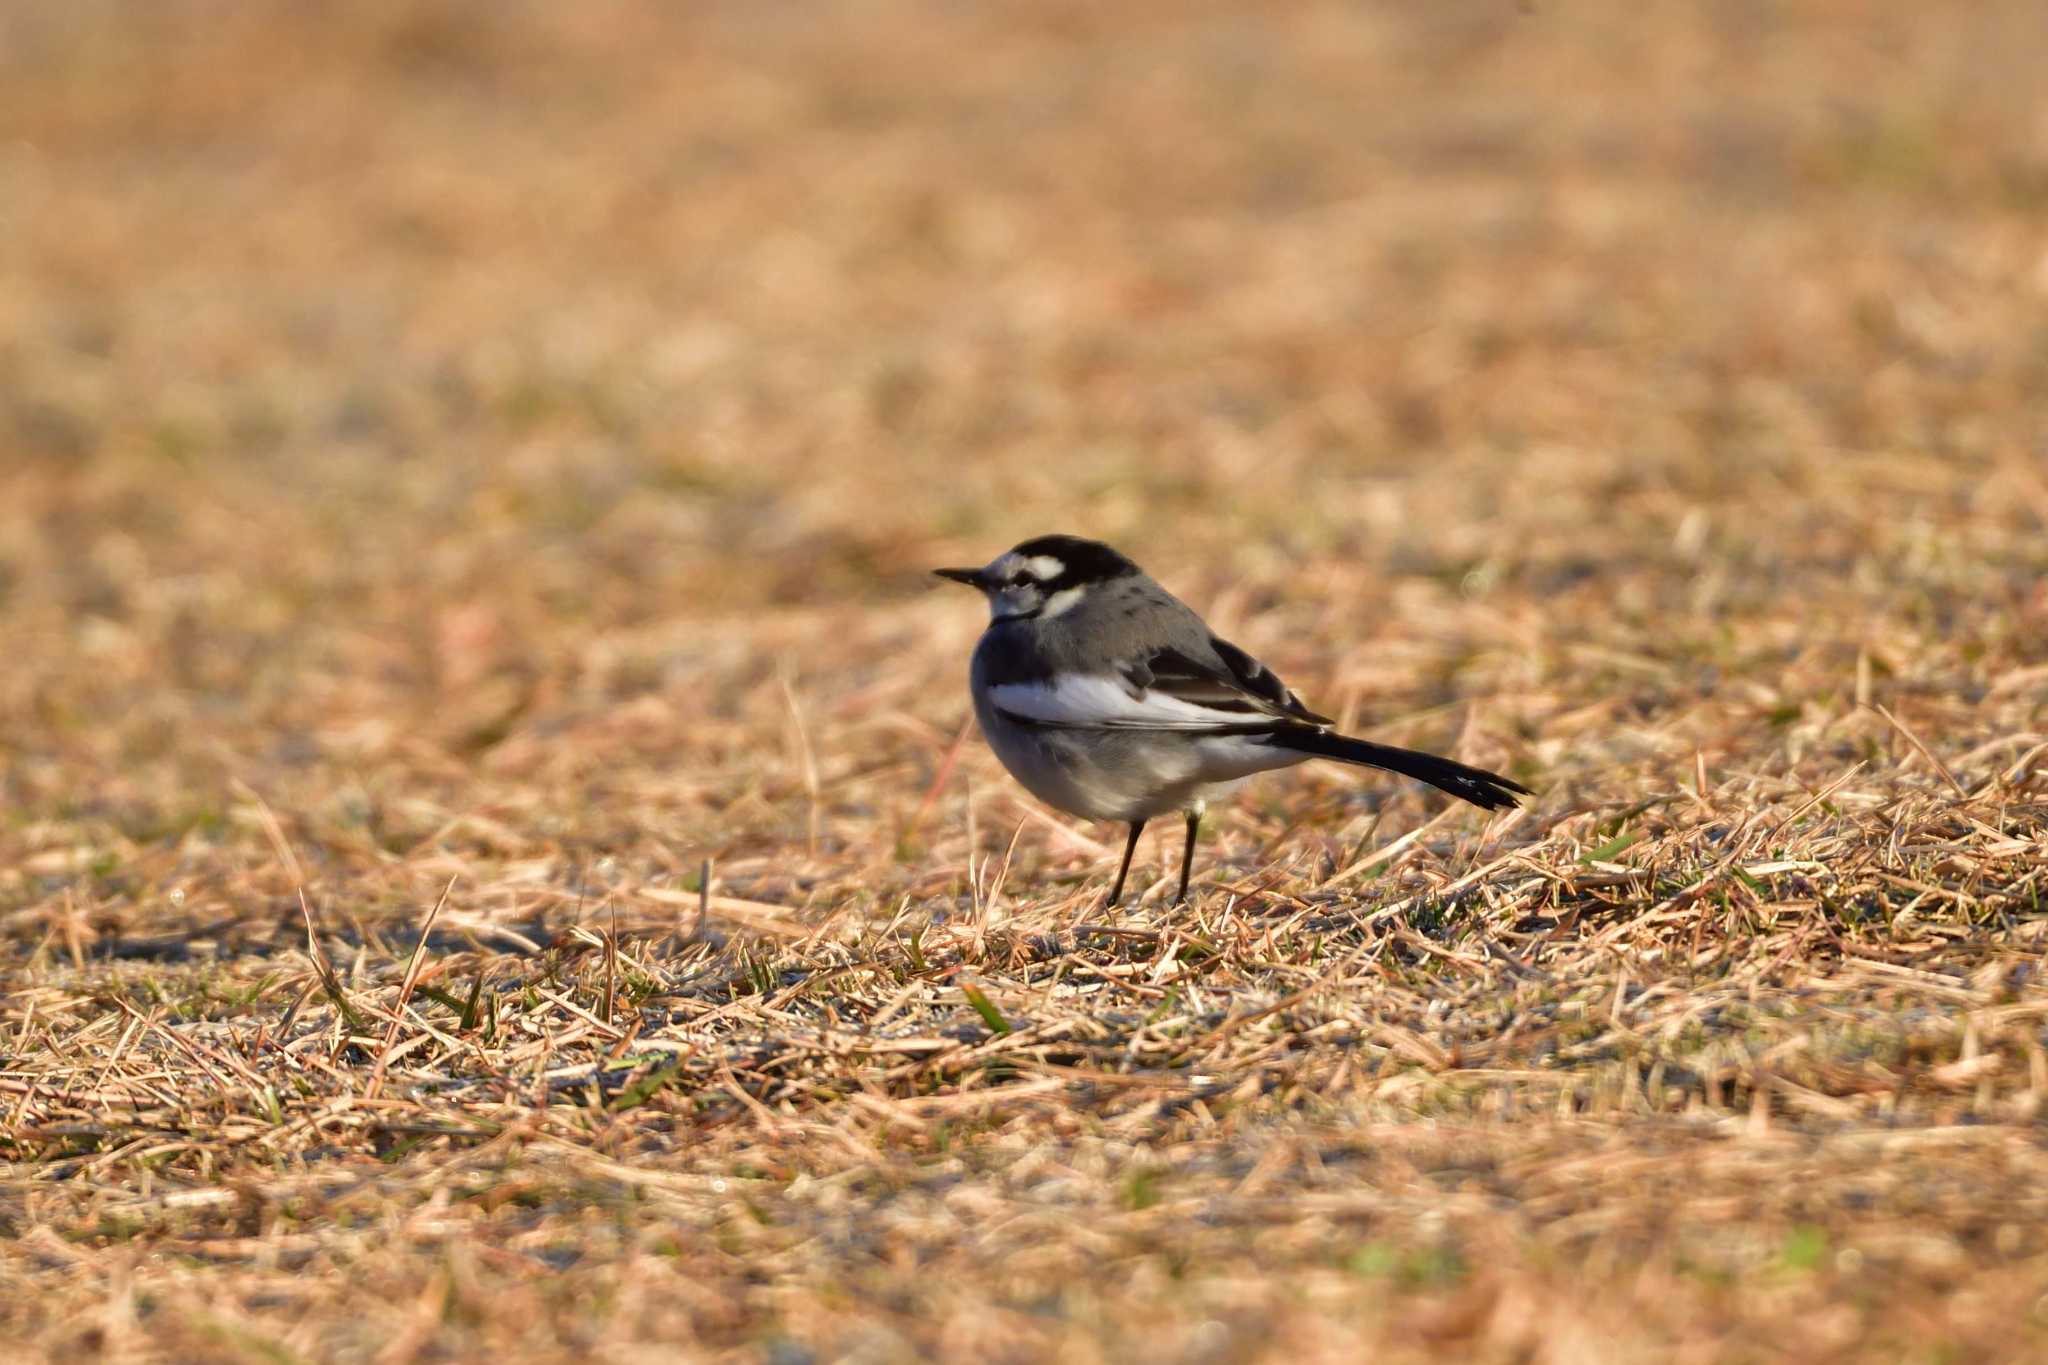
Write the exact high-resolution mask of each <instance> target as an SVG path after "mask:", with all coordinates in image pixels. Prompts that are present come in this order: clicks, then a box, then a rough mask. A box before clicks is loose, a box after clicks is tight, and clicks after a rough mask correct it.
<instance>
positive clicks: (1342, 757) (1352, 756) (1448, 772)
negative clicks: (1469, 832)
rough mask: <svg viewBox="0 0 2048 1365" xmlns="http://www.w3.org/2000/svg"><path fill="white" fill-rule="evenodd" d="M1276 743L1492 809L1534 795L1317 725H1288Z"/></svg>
mask: <svg viewBox="0 0 2048 1365" xmlns="http://www.w3.org/2000/svg"><path fill="white" fill-rule="evenodd" d="M1272 742H1273V743H1274V744H1278V745H1281V746H1283V747H1285V748H1289V749H1293V750H1295V751H1296V752H1298V753H1304V754H1313V755H1315V756H1316V757H1317V758H1334V759H1336V760H1337V761H1338V762H1340V763H1359V764H1363V765H1364V766H1366V767H1368V768H1385V769H1386V770H1387V771H1388V772H1390V773H1400V774H1401V775H1402V776H1403V777H1413V778H1416V779H1418V780H1420V781H1423V782H1427V783H1428V784H1429V785H1430V786H1432V787H1435V788H1436V789H1437V790H1439V791H1446V792H1449V793H1450V794H1451V795H1452V796H1455V797H1457V798H1458V799H1459V800H1461V801H1470V802H1471V803H1472V804H1473V805H1475V806H1480V807H1483V808H1484V809H1486V810H1505V809H1507V808H1508V807H1510V806H1515V805H1519V804H1520V802H1519V800H1518V799H1517V794H1518V793H1519V794H1520V795H1521V796H1528V795H1531V793H1530V791H1529V789H1528V788H1527V787H1525V786H1523V785H1522V784H1521V783H1519V782H1517V781H1515V780H1514V779H1513V778H1511V777H1502V776H1501V775H1500V774H1499V773H1490V772H1487V771H1486V770H1485V769H1484V768H1474V767H1470V766H1468V765H1466V764H1463V763H1458V762H1455V761H1453V760H1451V759H1448V758H1438V757H1437V756H1436V755H1435V754H1425V753H1418V752H1416V751H1415V750H1414V749H1396V748H1394V747H1393V746H1392V745H1389V744H1374V743H1373V742H1372V741H1371V740H1366V739H1353V738H1351V736H1349V735H1340V734H1337V733H1336V732H1334V731H1331V730H1318V729H1315V728H1313V727H1312V726H1307V725H1301V726H1288V727H1287V728H1286V729H1283V730H1277V731H1275V732H1274V734H1273V739H1272Z"/></svg>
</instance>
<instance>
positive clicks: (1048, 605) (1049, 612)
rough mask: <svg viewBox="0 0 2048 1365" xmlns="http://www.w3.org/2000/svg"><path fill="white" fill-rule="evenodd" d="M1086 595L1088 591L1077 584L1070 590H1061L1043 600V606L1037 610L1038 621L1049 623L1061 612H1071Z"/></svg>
mask: <svg viewBox="0 0 2048 1365" xmlns="http://www.w3.org/2000/svg"><path fill="white" fill-rule="evenodd" d="M1087 595H1088V589H1087V588H1085V587H1082V586H1080V585H1078V584H1077V585H1076V586H1074V587H1071V588H1061V589H1060V590H1059V591H1058V592H1056V593H1054V594H1053V595H1052V596H1050V597H1048V598H1046V599H1045V605H1044V606H1042V607H1040V608H1039V609H1038V619H1039V620H1041V621H1050V620H1051V619H1052V618H1053V617H1055V616H1058V615H1059V614H1060V613H1061V612H1063V611H1072V610H1073V609H1074V607H1075V606H1076V605H1078V604H1079V603H1080V601H1081V599H1082V598H1084V597H1086V596H1087Z"/></svg>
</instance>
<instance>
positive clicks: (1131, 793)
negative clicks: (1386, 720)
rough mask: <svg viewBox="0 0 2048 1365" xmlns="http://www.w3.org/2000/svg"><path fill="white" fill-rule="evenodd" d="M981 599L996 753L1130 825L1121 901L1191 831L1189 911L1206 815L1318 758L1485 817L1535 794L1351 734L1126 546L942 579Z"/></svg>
mask: <svg viewBox="0 0 2048 1365" xmlns="http://www.w3.org/2000/svg"><path fill="white" fill-rule="evenodd" d="M932 572H933V573H935V574H936V575H938V576H939V577H940V578H944V579H948V580H950V581H952V582H955V583H963V584H965V585H967V586H968V587H970V588H975V589H977V590H979V591H980V592H981V594H982V596H983V597H985V598H986V599H987V602H988V608H989V623H988V628H987V630H985V631H984V632H982V636H981V639H980V641H979V642H978V643H977V644H976V645H975V647H974V657H973V661H972V664H971V665H970V667H969V671H968V684H969V688H970V691H971V693H972V696H973V702H974V713H975V717H976V719H977V720H978V721H979V722H980V725H981V731H982V734H983V736H984V737H986V739H987V740H988V744H989V747H990V748H991V749H993V750H994V751H995V754H996V757H997V758H999V759H1000V760H1002V764H1003V766H1004V767H1005V768H1007V769H1008V770H1009V772H1010V775H1011V776H1012V777H1014V778H1016V779H1017V781H1018V782H1019V783H1021V784H1022V785H1023V787H1024V788H1025V790H1027V791H1029V792H1030V793H1031V794H1032V795H1033V796H1036V797H1037V798H1038V799H1039V800H1041V801H1043V802H1045V803H1046V804H1047V805H1049V806H1052V807H1054V808H1055V809H1057V810H1062V811H1065V812H1066V813H1068V814H1069V815H1077V816H1081V817H1083V818H1085V819H1090V820H1106V821H1121V822H1123V823H1125V824H1127V825H1129V826H1130V834H1129V837H1128V838H1127V839H1126V840H1125V841H1124V855H1123V861H1122V863H1121V864H1120V865H1119V866H1118V867H1117V873H1116V884H1115V885H1114V886H1113V887H1112V888H1111V889H1110V893H1109V899H1108V901H1107V902H1106V904H1108V905H1115V904H1117V902H1118V901H1119V900H1121V899H1122V897H1123V890H1124V879H1125V877H1126V876H1128V875H1129V873H1130V870H1131V854H1132V853H1133V851H1135V850H1136V848H1137V846H1138V835H1139V834H1140V833H1142V832H1143V830H1144V828H1145V825H1146V823H1147V822H1148V821H1150V820H1152V819H1154V818H1156V817H1158V816H1162V815H1166V814H1169V813H1171V812H1179V813H1180V814H1181V815H1182V816H1183V817H1184V818H1185V820H1186V822H1187V841H1186V843H1185V845H1184V846H1183V847H1182V850H1181V861H1180V889H1179V891H1178V892H1177V893H1176V894H1175V896H1174V901H1173V903H1174V904H1175V905H1180V904H1182V903H1184V902H1185V901H1186V900H1187V894H1188V874H1189V871H1190V870H1191V869H1192V867H1193V865H1194V857H1195V835H1196V831H1197V829H1198V828H1199V826H1200V824H1201V819H1202V815H1203V812H1204V811H1205V810H1207V809H1208V807H1209V806H1211V805H1212V804H1214V803H1215V802H1217V801H1219V800H1221V799H1223V798H1225V797H1227V796H1229V795H1231V794H1232V793H1233V792H1235V791H1236V790H1237V788H1238V787H1240V786H1241V785H1243V783H1244V782H1245V781H1246V779H1248V778H1250V777H1251V776H1252V775H1254V774H1256V773H1261V772H1266V771H1269V770H1271V769H1275V768H1287V767H1292V766H1294V765H1295V764H1297V763H1303V762H1306V761H1307V760H1309V759H1312V758H1327V759H1335V760H1337V761H1338V762H1340V763H1354V764H1359V765H1361V766H1364V767H1368V768H1383V769H1385V770H1387V771H1389V772H1395V773H1400V774H1402V775H1403V776H1406V777H1413V778H1417V779H1419V780H1421V781H1423V782H1427V783H1428V784H1429V785H1431V786H1433V787H1435V788H1437V789H1438V790H1440V791H1445V792H1449V793H1450V794H1451V795H1452V796H1455V797H1457V798H1459V799H1460V800H1462V801H1469V802H1471V803H1472V804H1473V805H1475V806H1478V807H1480V808H1482V809H1485V810H1502V809H1507V808H1510V807H1513V806H1515V805H1517V804H1519V798H1520V797H1522V796H1529V795H1533V793H1532V792H1531V791H1530V790H1529V788H1527V787H1525V786H1523V785H1522V784H1521V783H1519V782H1516V781H1515V780H1514V779H1512V778H1508V777H1502V776H1501V775H1500V774H1499V773H1490V772H1487V771H1486V770H1484V769H1483V768H1474V767H1470V766H1468V765H1466V764H1463V763H1458V762H1455V761H1453V760H1451V759H1448V758H1439V757H1437V756H1436V755H1434V754H1426V753H1419V752H1417V751H1415V750H1413V749H1397V748H1393V747H1392V746H1390V745H1385V744H1375V743H1373V742H1372V741H1371V740H1365V739H1356V738H1353V737H1352V736H1350V735H1343V734H1339V733H1337V730H1336V723H1335V722H1334V721H1332V720H1331V719H1330V718H1329V717H1328V716H1321V715H1317V714H1316V713H1315V712H1314V711H1311V710H1309V709H1308V707H1307V706H1305V705H1303V704H1302V700H1301V698H1300V697H1298V696H1296V695H1295V694H1294V692H1293V690H1292V689H1290V688H1289V687H1288V686H1287V685H1286V684H1285V683H1283V682H1281V681H1280V679H1279V677H1278V676H1277V675H1275V674H1274V672H1273V670H1272V669H1270V668H1268V667H1266V666H1265V665H1264V664H1262V663H1260V662H1259V661H1258V660H1257V659H1255V658H1253V657H1252V656H1251V655H1250V654H1248V653H1246V652H1245V651H1244V650H1242V649H1240V648H1238V647H1237V646H1236V645H1234V644H1231V643H1230V642H1229V641H1228V640H1225V639H1223V638H1221V637H1220V636H1218V635H1217V634H1216V633H1215V632H1214V631H1212V630H1210V629H1209V627H1208V626H1207V624H1205V623H1204V622H1203V620H1202V618H1201V617H1200V616H1198V615H1197V614H1196V613H1195V611H1194V609H1193V608H1191V607H1189V606H1188V605H1187V604H1186V603H1184V602H1182V601H1181V600H1180V599H1179V598H1178V597H1175V596H1174V595H1173V594H1172V593H1170V592H1168V591H1167V590H1166V589H1165V588H1164V587H1162V586H1160V585H1159V583H1158V582H1156V581H1155V580H1154V579H1153V578H1152V577H1151V575H1149V574H1147V573H1146V572H1145V571H1144V570H1143V569H1140V568H1139V567H1138V566H1137V565H1136V564H1135V563H1133V562H1132V561H1131V560H1130V558H1129V557H1127V556H1126V555H1124V554H1122V553H1121V552H1120V551H1117V550H1115V549H1112V548H1111V547H1110V546H1108V545H1105V544H1103V543H1102V542H1100V541H1096V540H1088V539H1085V538H1083V537H1081V536H1074V535H1043V536H1036V537H1033V538H1032V539H1030V540H1026V541H1024V542H1023V543H1021V544H1019V545H1017V546H1016V547H1015V548H1013V549H1010V550H1008V551H1005V552H1004V553H1003V554H1000V555H998V556H996V557H995V558H994V559H993V560H991V561H989V563H988V564H986V565H984V566H983V567H981V568H978V569H934V570H933V571H932Z"/></svg>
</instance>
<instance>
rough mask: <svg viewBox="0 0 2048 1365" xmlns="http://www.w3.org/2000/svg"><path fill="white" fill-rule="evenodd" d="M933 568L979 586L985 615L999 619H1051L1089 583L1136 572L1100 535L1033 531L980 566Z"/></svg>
mask: <svg viewBox="0 0 2048 1365" xmlns="http://www.w3.org/2000/svg"><path fill="white" fill-rule="evenodd" d="M932 572H933V573H935V574H937V575H938V576H939V577H941V578H949V579H951V580H952V581H953V582H955V583H965V584H966V585H967V586H968V587H970V588H979V589H980V590H981V593H982V595H983V596H984V597H986V598H988V612H989V619H990V620H991V622H995V623H1001V622H1004V621H1028V620H1034V619H1036V620H1050V619H1051V618H1053V617H1055V616H1058V615H1060V614H1061V613H1062V612H1067V611H1071V610H1073V609H1074V608H1075V607H1077V606H1079V605H1080V604H1081V601H1082V600H1083V599H1084V598H1085V597H1087V595H1088V590H1089V589H1090V588H1092V587H1094V586H1096V585H1097V584H1100V583H1104V582H1107V581H1109V580H1110V579H1114V578H1124V577H1127V576H1129V575H1131V574H1135V573H1137V572H1138V566H1137V565H1135V564H1133V563H1132V562H1131V561H1130V560H1128V559H1126V558H1124V556H1122V555H1120V554H1118V553H1117V552H1116V551H1115V550H1112V549H1110V548H1109V546H1107V545H1104V544H1103V543H1102V542H1101V541H1099V540H1083V539H1082V538H1081V537H1079V536H1038V537H1036V538H1034V539H1032V540H1027V541H1025V542H1024V543H1023V544H1021V545H1019V546H1017V547H1016V548H1015V549H1012V550H1007V551H1005V552H1004V553H1002V554H999V555H997V556H996V557H995V558H994V559H992V560H990V561H989V562H988V563H987V564H986V565H984V566H983V567H981V568H979V569H934V570H932Z"/></svg>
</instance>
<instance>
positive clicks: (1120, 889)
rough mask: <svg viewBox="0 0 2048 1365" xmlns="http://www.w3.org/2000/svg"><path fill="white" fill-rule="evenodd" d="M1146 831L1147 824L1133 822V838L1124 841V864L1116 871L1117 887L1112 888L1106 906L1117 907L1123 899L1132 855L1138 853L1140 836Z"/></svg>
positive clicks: (1137, 821) (1139, 821)
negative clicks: (1125, 879) (1125, 876)
mask: <svg viewBox="0 0 2048 1365" xmlns="http://www.w3.org/2000/svg"><path fill="white" fill-rule="evenodd" d="M1144 829H1145V822H1144V821H1143V820H1133V821H1131V837H1130V838H1129V839H1127V840H1125V841H1124V860H1123V864H1122V865H1121V866H1120V867H1118V868H1117V870H1116V885H1115V886H1112V887H1111V888H1110V889H1109V900H1108V901H1107V902H1106V904H1109V905H1115V904H1116V903H1117V902H1118V901H1120V900H1122V899H1123V895H1124V874H1125V873H1127V872H1129V871H1130V870H1131V854H1133V853H1135V852H1137V849H1138V835H1139V834H1141V833H1143V832H1144Z"/></svg>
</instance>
